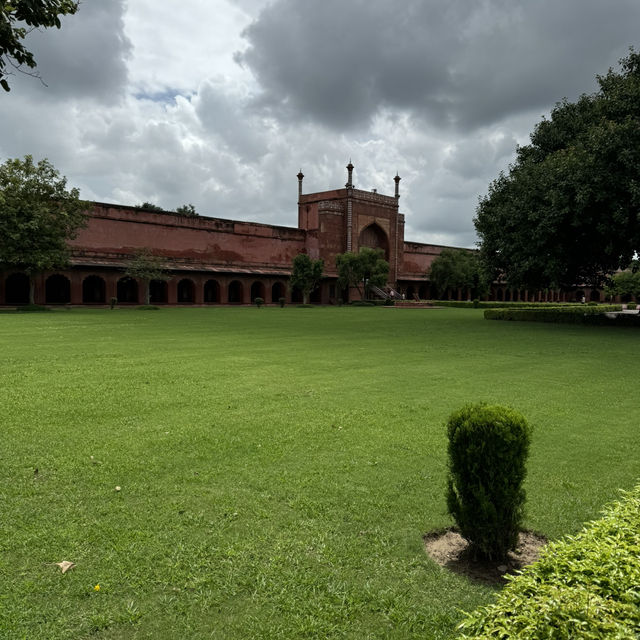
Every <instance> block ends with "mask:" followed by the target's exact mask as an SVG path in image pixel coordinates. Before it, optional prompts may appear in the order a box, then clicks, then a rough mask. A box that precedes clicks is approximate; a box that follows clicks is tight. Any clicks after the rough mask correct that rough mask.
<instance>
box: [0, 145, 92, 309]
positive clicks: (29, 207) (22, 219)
mask: <svg viewBox="0 0 640 640" xmlns="http://www.w3.org/2000/svg"><path fill="white" fill-rule="evenodd" d="M66 186H67V179H66V178H65V177H64V176H63V177H60V174H59V173H58V171H57V170H56V169H55V168H54V167H53V165H52V164H51V163H50V162H49V161H48V160H46V159H45V160H40V162H38V163H37V164H35V163H34V162H33V158H32V157H31V156H29V155H28V156H25V157H24V160H20V159H18V158H16V159H11V160H7V161H6V162H5V163H4V164H2V165H0V269H2V270H7V269H19V270H20V271H24V272H25V273H26V274H27V275H28V276H29V280H30V287H29V302H30V303H31V304H33V302H34V300H33V290H34V282H33V276H34V275H35V274H37V273H41V272H42V271H46V270H50V269H61V268H64V267H66V266H67V265H68V263H69V255H70V249H69V246H68V244H67V241H68V240H71V239H72V238H74V237H75V236H76V235H77V232H78V229H79V228H80V227H82V226H83V225H84V224H85V222H86V214H85V203H84V202H82V201H81V200H80V198H79V191H78V189H71V190H70V191H68V190H67V188H66Z"/></svg>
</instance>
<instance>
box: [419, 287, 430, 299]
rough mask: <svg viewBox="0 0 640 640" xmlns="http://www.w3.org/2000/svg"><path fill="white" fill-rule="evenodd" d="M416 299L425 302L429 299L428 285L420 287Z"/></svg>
mask: <svg viewBox="0 0 640 640" xmlns="http://www.w3.org/2000/svg"><path fill="white" fill-rule="evenodd" d="M418 297H419V298H420V300H427V299H428V298H429V285H426V284H421V285H420V288H419V289H418Z"/></svg>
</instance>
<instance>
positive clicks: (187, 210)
mask: <svg viewBox="0 0 640 640" xmlns="http://www.w3.org/2000/svg"><path fill="white" fill-rule="evenodd" d="M176 213H179V214H180V215H181V216H187V217H189V218H195V217H196V216H198V215H199V214H198V212H197V211H196V208H195V207H194V206H193V205H192V204H183V205H182V206H180V207H177V208H176Z"/></svg>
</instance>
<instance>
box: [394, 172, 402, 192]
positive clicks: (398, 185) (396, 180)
mask: <svg viewBox="0 0 640 640" xmlns="http://www.w3.org/2000/svg"><path fill="white" fill-rule="evenodd" d="M393 180H394V182H395V183H396V199H398V198H399V197H400V180H401V178H400V176H399V175H398V172H397V171H396V177H395V178H394V179H393Z"/></svg>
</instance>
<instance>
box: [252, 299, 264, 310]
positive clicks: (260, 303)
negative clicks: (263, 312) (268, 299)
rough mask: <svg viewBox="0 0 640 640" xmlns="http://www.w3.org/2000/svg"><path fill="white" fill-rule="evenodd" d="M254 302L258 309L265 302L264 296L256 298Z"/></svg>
mask: <svg viewBox="0 0 640 640" xmlns="http://www.w3.org/2000/svg"><path fill="white" fill-rule="evenodd" d="M253 302H254V303H255V305H256V307H258V309H259V308H260V307H261V306H262V305H263V304H264V298H254V299H253Z"/></svg>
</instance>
